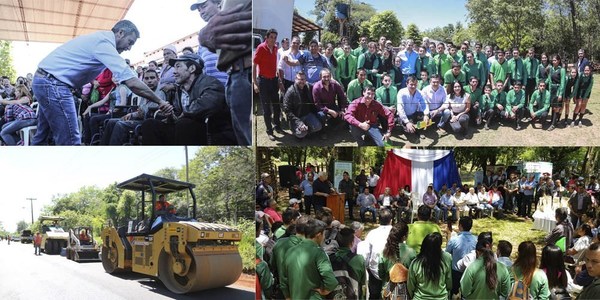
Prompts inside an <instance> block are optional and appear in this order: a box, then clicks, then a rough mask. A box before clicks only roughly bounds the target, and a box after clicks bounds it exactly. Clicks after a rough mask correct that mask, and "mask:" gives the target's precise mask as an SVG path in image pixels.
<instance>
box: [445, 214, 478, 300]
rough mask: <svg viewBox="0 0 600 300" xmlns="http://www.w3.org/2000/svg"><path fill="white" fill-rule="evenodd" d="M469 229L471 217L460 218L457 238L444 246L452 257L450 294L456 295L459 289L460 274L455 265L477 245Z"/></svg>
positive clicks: (471, 221)
mask: <svg viewBox="0 0 600 300" xmlns="http://www.w3.org/2000/svg"><path fill="white" fill-rule="evenodd" d="M471 227H473V220H472V219H471V217H462V218H460V220H459V221H458V230H459V231H460V232H459V233H458V235H457V236H455V237H453V238H451V239H450V240H449V241H448V245H447V246H446V252H448V253H450V254H451V255H452V294H453V295H456V294H458V290H459V288H460V278H461V277H462V273H463V272H461V271H460V269H459V267H458V265H457V263H458V261H459V260H460V259H461V258H463V257H464V256H465V255H467V254H468V253H469V252H471V251H473V250H475V246H476V245H477V237H476V236H475V235H473V234H472V233H471Z"/></svg>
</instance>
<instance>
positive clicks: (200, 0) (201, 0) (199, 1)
mask: <svg viewBox="0 0 600 300" xmlns="http://www.w3.org/2000/svg"><path fill="white" fill-rule="evenodd" d="M206 1H208V0H198V1H196V3H194V4H192V6H190V10H196V9H198V6H200V4H203V3H204V2H206Z"/></svg>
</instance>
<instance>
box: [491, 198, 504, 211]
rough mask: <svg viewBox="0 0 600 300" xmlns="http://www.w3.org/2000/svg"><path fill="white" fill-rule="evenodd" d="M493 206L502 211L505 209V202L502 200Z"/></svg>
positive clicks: (493, 203)
mask: <svg viewBox="0 0 600 300" xmlns="http://www.w3.org/2000/svg"><path fill="white" fill-rule="evenodd" d="M492 206H493V207H495V208H497V209H502V207H504V200H502V199H500V200H498V201H496V202H492Z"/></svg>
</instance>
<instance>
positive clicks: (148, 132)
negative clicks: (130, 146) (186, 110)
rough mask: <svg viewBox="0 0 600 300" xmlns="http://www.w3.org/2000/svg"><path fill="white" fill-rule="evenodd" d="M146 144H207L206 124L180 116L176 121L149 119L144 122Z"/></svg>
mask: <svg viewBox="0 0 600 300" xmlns="http://www.w3.org/2000/svg"><path fill="white" fill-rule="evenodd" d="M142 144H144V145H206V144H207V138H206V124H205V123H202V122H199V121H196V120H193V119H189V118H180V119H178V120H177V121H175V123H165V122H163V121H159V120H156V119H148V120H146V121H144V122H143V123H142Z"/></svg>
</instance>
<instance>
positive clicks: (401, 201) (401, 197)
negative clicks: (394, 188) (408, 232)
mask: <svg viewBox="0 0 600 300" xmlns="http://www.w3.org/2000/svg"><path fill="white" fill-rule="evenodd" d="M395 198H396V199H395V201H394V203H393V205H392V206H393V207H395V208H396V209H395V210H396V213H397V219H396V220H404V222H405V223H408V221H409V219H410V216H411V213H410V209H411V204H412V202H411V201H410V193H407V192H406V190H405V188H402V187H400V188H398V195H396V197H395ZM403 215H404V216H403Z"/></svg>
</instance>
